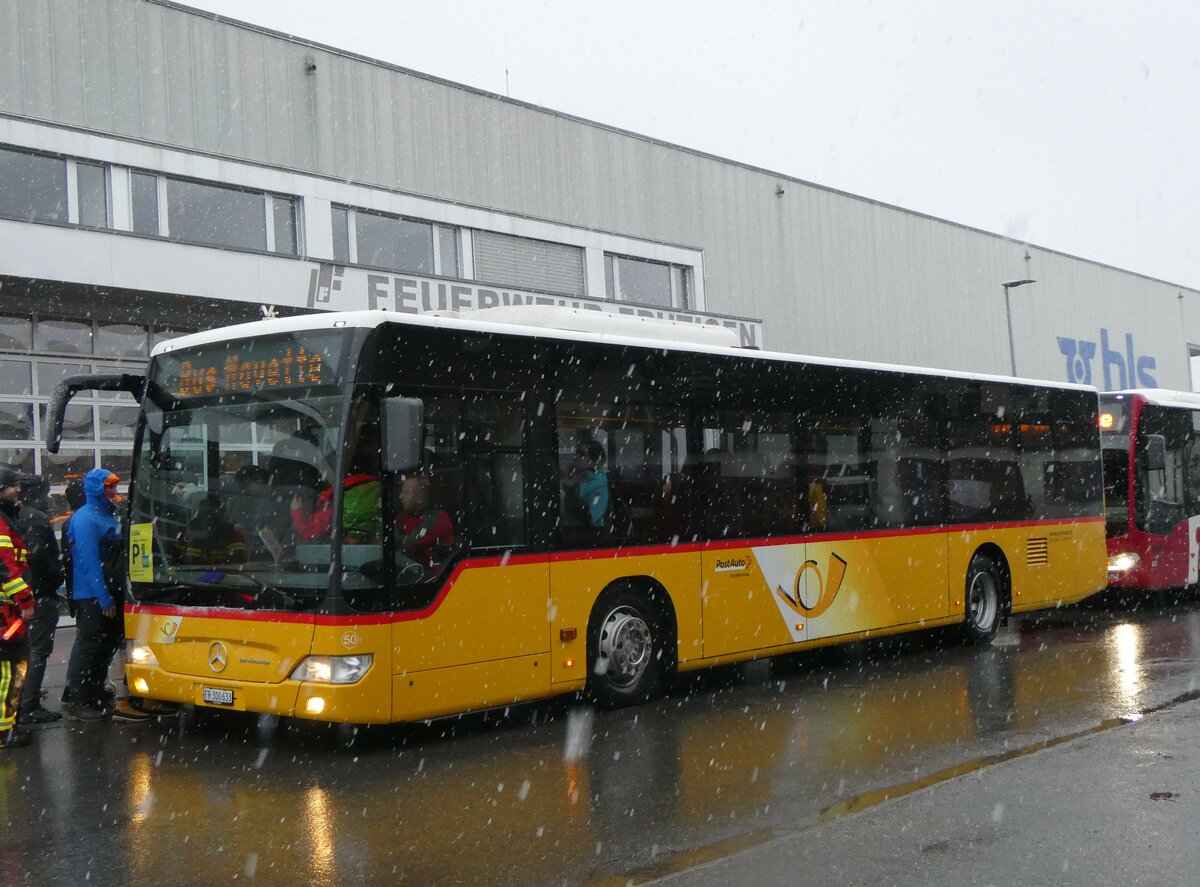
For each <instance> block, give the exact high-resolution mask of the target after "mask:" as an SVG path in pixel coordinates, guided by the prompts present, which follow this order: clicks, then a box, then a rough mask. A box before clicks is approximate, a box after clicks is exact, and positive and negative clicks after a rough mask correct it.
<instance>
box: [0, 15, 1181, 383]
mask: <svg viewBox="0 0 1200 887" xmlns="http://www.w3.org/2000/svg"><path fill="white" fill-rule="evenodd" d="M310 62H311V63H312V64H313V65H315V69H314V70H313V71H312V72H311V73H309V72H308V70H307V68H308V67H309V63H310ZM0 112H3V113H8V114H12V115H19V116H22V117H28V118H35V119H41V120H47V121H53V122H56V123H62V124H66V125H70V126H75V127H81V128H84V129H89V130H96V131H100V132H104V133H111V134H115V135H119V136H123V137H129V138H135V139H144V140H147V141H150V142H154V143H162V144H167V145H171V146H176V147H180V148H184V149H191V150H196V151H201V152H206V153H213V154H218V155H226V156H229V157H235V158H239V159H247V160H251V161H256V162H260V163H264V164H269V165H273V166H280V167H285V168H289V169H295V170H300V171H306V172H313V173H317V174H322V175H328V176H334V177H337V178H339V179H350V180H354V181H358V182H362V183H367V184H374V185H379V186H381V187H384V188H388V189H398V190H402V191H406V192H411V193H415V194H422V195H429V196H433V197H436V198H439V199H444V200H451V201H458V202H463V203H467V204H470V205H474V206H480V207H487V208H492V209H497V210H500V211H503V212H506V213H517V214H522V215H528V216H532V217H535V218H539V219H545V220H548V221H561V222H565V223H569V224H571V225H576V226H582V227H587V228H593V229H599V230H605V231H612V232H618V233H621V234H628V235H632V236H635V237H640V238H646V239H652V240H658V241H662V242H668V243H678V244H686V245H689V246H696V247H700V248H702V249H703V250H704V256H705V260H704V261H705V266H704V267H705V274H706V279H705V284H706V289H707V295H708V304H707V308H708V310H710V311H718V312H726V313H734V314H742V315H750V316H756V317H761V318H763V320H764V321H765V331H766V343H767V345H768V346H769V347H772V348H778V349H782V350H789V351H799V352H807V353H813V354H822V355H833V356H840V357H854V358H865V359H875V360H881V361H888V362H897V363H915V364H924V365H934V366H946V367H953V368H956V369H966V370H973V371H981V372H1004V373H1006V372H1008V369H1009V360H1008V340H1007V330H1006V316H1005V309H1004V299H1003V291H1002V288H1001V283H1002V282H1003V281H1005V280H1012V279H1019V278H1024V277H1026V276H1029V277H1033V278H1036V279H1037V280H1038V283H1037V284H1036V285H1033V286H1028V287H1024V288H1021V289H1017V290H1013V291H1012V294H1011V295H1012V300H1013V311H1012V320H1013V330H1014V336H1015V338H1016V340H1017V348H1016V351H1017V363H1018V366H1017V369H1018V372H1019V373H1021V374H1025V375H1036V376H1044V377H1048V378H1058V379H1063V378H1066V376H1065V375H1064V373H1065V372H1066V370H1065V366H1066V364H1065V362H1064V361H1065V356H1064V354H1065V353H1064V352H1063V351H1062V348H1061V347H1060V343H1059V338H1060V337H1067V338H1072V337H1074V338H1077V339H1079V340H1081V341H1082V340H1084V338H1085V337H1086V336H1093V337H1095V336H1098V335H1099V333H1098V332H1097V330H1098V329H1100V328H1104V329H1107V330H1109V331H1110V333H1111V334H1112V335H1117V334H1119V335H1120V337H1122V341H1124V338H1123V337H1124V336H1126V335H1133V336H1134V337H1135V339H1136V341H1137V343H1138V347H1139V348H1140V347H1141V343H1145V349H1146V350H1147V353H1153V355H1154V356H1155V359H1156V361H1157V366H1158V369H1159V371H1160V374H1161V375H1163V376H1164V378H1166V379H1168V380H1169V381H1167V382H1164V384H1173V385H1180V386H1185V385H1187V383H1188V379H1189V376H1188V373H1187V369H1186V354H1187V342H1188V341H1192V342H1200V326H1197V324H1198V322H1200V315H1198V314H1197V310H1198V309H1197V307H1196V306H1197V302H1196V297H1197V296H1198V295H1200V293H1197V292H1196V291H1194V290H1181V289H1180V288H1179V287H1175V286H1171V285H1169V284H1165V283H1161V282H1157V281H1150V280H1147V279H1145V278H1141V277H1137V276H1136V275H1131V274H1127V273H1124V272H1121V271H1118V270H1116V269H1111V268H1106V267H1103V266H1099V265H1095V264H1092V263H1089V262H1084V261H1081V260H1078V259H1073V258H1070V257H1066V256H1062V255H1059V254H1056V253H1053V252H1050V251H1048V250H1044V249H1039V248H1036V247H1030V248H1028V252H1029V254H1030V256H1031V258H1030V260H1029V261H1028V262H1026V261H1025V259H1024V256H1025V255H1026V250H1027V247H1026V246H1025V245H1023V244H1019V243H1015V242H1012V241H1009V240H1006V239H1004V238H1000V237H997V236H993V235H989V234H986V233H983V232H978V231H972V230H968V229H964V228H961V227H957V226H954V225H951V224H948V223H945V222H941V221H938V220H934V219H929V218H925V217H922V216H919V215H915V214H912V213H907V212H904V211H901V210H897V209H894V208H891V207H886V206H881V205H878V204H876V203H873V202H871V201H869V200H863V199H859V198H856V197H852V196H849V195H845V194H840V193H837V192H833V191H829V190H826V189H822V188H819V187H815V186H812V185H808V184H805V183H803V182H800V181H796V180H794V179H789V178H786V177H781V176H777V175H773V174H771V173H768V172H764V171H761V170H755V169H750V168H747V167H743V166H739V165H737V164H733V163H728V162H724V161H721V160H719V159H716V158H711V157H707V156H703V155H699V154H695V153H691V152H688V151H685V150H682V149H679V148H675V147H671V146H668V145H663V144H660V143H656V142H653V141H650V140H648V139H644V138H639V137H637V136H633V135H630V134H627V133H621V132H617V131H614V130H611V129H606V128H604V127H602V126H598V125H593V124H588V123H586V122H583V121H579V120H574V119H571V118H568V117H564V116H561V115H557V114H553V113H548V112H545V111H541V110H538V109H535V108H532V107H528V106H524V105H521V104H519V103H516V102H511V101H508V100H505V99H502V98H499V97H496V96H491V95H486V94H482V93H478V92H475V91H472V90H469V89H466V88H462V87H457V86H454V85H451V84H447V83H443V82H439V81H437V80H433V79H430V78H427V77H423V76H420V75H417V74H413V73H411V72H406V71H403V70H399V69H396V68H392V67H388V66H385V65H381V64H377V63H373V62H370V61H367V60H363V59H359V58H355V57H352V56H350V55H344V54H339V53H336V52H333V51H329V50H327V49H324V48H319V47H316V46H311V45H305V44H302V43H298V42H295V41H292V40H289V39H287V38H284V37H282V36H280V35H273V34H269V33H264V32H261V31H258V30H255V29H253V28H249V27H241V26H236V25H232V24H229V23H223V22H217V21H215V20H213V19H212V18H211V17H210V16H209V15H207V14H205V13H198V12H194V11H189V10H187V9H185V8H179V7H175V6H172V5H163V4H160V3H158V2H151V0H0ZM779 187H782V188H783V191H784V193H783V194H777V189H778V188H779ZM1181 292H1182V293H1184V294H1186V295H1185V298H1183V299H1182V300H1181V299H1180V298H1179V294H1180V293H1181ZM1185 303H1186V304H1185ZM1097 318H1101V320H1100V321H1099V322H1097ZM1089 341H1090V340H1089ZM1160 381H1161V380H1160Z"/></svg>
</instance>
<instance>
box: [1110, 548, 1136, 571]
mask: <svg viewBox="0 0 1200 887" xmlns="http://www.w3.org/2000/svg"><path fill="white" fill-rule="evenodd" d="M1141 559H1142V557H1141V555H1139V554H1137V553H1136V552H1132V551H1122V552H1121V553H1120V554H1114V555H1113V556H1112V557H1110V558H1109V559H1108V572H1110V573H1128V572H1129V571H1130V570H1132V569H1133V568H1134V567H1136V566H1137V565H1138V563H1139V562H1140V561H1141Z"/></svg>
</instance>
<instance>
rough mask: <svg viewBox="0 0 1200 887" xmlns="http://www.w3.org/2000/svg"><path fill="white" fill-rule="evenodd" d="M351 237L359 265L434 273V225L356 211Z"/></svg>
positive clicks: (418, 272) (417, 272)
mask: <svg viewBox="0 0 1200 887" xmlns="http://www.w3.org/2000/svg"><path fill="white" fill-rule="evenodd" d="M354 238H355V241H356V243H357V246H358V261H359V264H362V265H374V266H375V267H377V268H390V269H392V270H395V271H411V272H413V273H414V274H434V273H436V272H435V271H434V262H433V225H431V224H430V223H428V222H416V221H412V220H410V219H401V218H397V217H396V216H385V215H381V214H378V213H369V212H364V211H362V210H359V211H358V212H356V213H355V214H354Z"/></svg>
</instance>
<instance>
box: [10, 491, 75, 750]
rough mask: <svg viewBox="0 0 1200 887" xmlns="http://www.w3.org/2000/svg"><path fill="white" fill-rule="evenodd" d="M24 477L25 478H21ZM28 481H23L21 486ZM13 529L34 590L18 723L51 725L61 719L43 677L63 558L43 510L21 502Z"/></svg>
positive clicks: (51, 641)
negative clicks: (45, 699) (45, 698)
mask: <svg viewBox="0 0 1200 887" xmlns="http://www.w3.org/2000/svg"><path fill="white" fill-rule="evenodd" d="M22 480H24V478H22ZM24 486H25V484H24V483H22V487H24ZM14 529H16V531H17V532H18V533H19V534H20V536H21V538H22V539H24V540H25V545H26V547H27V548H28V549H29V574H28V575H27V576H26V577H25V578H26V580H27V581H28V582H29V586H30V588H31V589H32V590H33V607H34V609H33V619H32V621H31V622H30V623H29V670H28V671H27V672H26V674H25V689H24V690H23V691H22V692H21V708H20V713H19V714H18V715H17V723H18V724H21V725H22V726H31V725H37V724H49V723H51V722H53V721H57V720H59V719H61V718H62V715H61V714H60V713H59V712H56V711H50V710H49V709H47V708H46V707H45V706H43V705H42V679H43V678H44V677H45V675H46V662H47V660H49V658H50V652H51V651H52V650H53V649H54V632H55V630H56V629H57V628H58V588H59V586H60V585H62V581H63V569H62V557H61V556H60V554H59V550H58V540H57V539H55V538H54V530H53V529H52V528H51V527H50V519H49V518H48V517H47V516H46V515H45V513H44V512H41V511H38V510H37V509H36V508H33V507H32V506H29V505H24V504H19V505H18V508H17V513H16V519H15V523H14Z"/></svg>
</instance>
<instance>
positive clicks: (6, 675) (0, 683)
mask: <svg viewBox="0 0 1200 887" xmlns="http://www.w3.org/2000/svg"><path fill="white" fill-rule="evenodd" d="M12 679H13V663H12V662H9V661H8V660H7V659H0V733H4V732H5V731H8V730H11V729H12V728H13V727H14V726H15V725H16V723H17V707H16V706H15V705H14V706H13V710H12V714H11V715H8V716H7V717H5V716H4V712H6V711H7V710H8V694H9V692H10V691H11V690H12Z"/></svg>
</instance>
